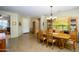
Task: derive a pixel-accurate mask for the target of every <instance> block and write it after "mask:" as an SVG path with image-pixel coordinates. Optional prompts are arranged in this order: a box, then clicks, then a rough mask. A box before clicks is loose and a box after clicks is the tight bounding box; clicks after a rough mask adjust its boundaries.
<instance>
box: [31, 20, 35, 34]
mask: <svg viewBox="0 0 79 59" xmlns="http://www.w3.org/2000/svg"><path fill="white" fill-rule="evenodd" d="M35 23H36V22H35V21H33V30H32V33H35V30H36V26H35Z"/></svg>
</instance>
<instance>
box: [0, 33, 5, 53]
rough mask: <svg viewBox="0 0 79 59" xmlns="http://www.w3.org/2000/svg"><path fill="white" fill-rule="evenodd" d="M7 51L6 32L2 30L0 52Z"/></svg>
mask: <svg viewBox="0 0 79 59" xmlns="http://www.w3.org/2000/svg"><path fill="white" fill-rule="evenodd" d="M5 51H6V37H5V33H3V32H0V52H5Z"/></svg>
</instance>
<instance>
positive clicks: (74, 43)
mask: <svg viewBox="0 0 79 59" xmlns="http://www.w3.org/2000/svg"><path fill="white" fill-rule="evenodd" d="M72 46H73V51H76V42H75V41H74V42H73V45H72Z"/></svg>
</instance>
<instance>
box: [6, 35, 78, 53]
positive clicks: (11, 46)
mask: <svg viewBox="0 0 79 59" xmlns="http://www.w3.org/2000/svg"><path fill="white" fill-rule="evenodd" d="M7 49H8V50H7V51H9V52H72V50H70V49H65V48H64V49H60V48H58V47H54V48H53V49H52V47H51V46H48V47H46V44H44V45H43V44H42V43H39V42H38V41H37V39H36V38H35V36H34V35H33V34H23V35H22V36H20V37H19V38H15V39H9V40H8V47H7ZM76 51H79V47H77V50H76Z"/></svg>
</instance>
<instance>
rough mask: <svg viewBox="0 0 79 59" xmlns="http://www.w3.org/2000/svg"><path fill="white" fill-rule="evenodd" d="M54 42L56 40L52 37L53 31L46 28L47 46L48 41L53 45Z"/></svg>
mask: <svg viewBox="0 0 79 59" xmlns="http://www.w3.org/2000/svg"><path fill="white" fill-rule="evenodd" d="M55 42H56V40H55V39H53V31H52V30H48V32H47V46H48V44H49V43H52V46H53V45H54V43H55Z"/></svg>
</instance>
